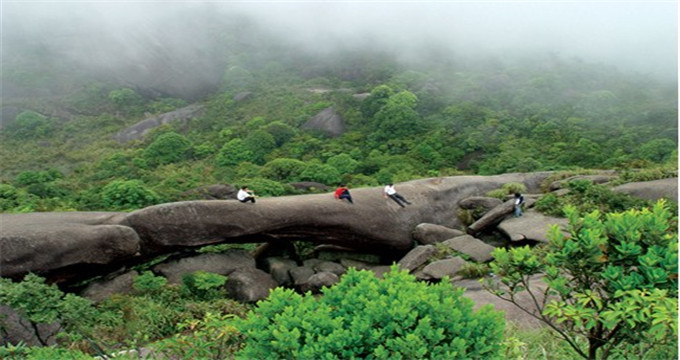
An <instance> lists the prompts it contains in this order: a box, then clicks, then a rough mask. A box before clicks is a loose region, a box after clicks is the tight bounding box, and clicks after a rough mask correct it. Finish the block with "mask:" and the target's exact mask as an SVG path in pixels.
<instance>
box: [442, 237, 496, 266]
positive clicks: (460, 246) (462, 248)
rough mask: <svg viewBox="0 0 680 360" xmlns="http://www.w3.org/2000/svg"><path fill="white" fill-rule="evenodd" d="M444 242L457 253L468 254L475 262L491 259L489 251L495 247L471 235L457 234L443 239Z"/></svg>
mask: <svg viewBox="0 0 680 360" xmlns="http://www.w3.org/2000/svg"><path fill="white" fill-rule="evenodd" d="M444 244H446V245H447V246H448V247H450V248H451V249H453V250H455V251H458V252H459V253H463V254H465V255H468V256H469V257H470V258H471V259H472V260H474V261H477V262H487V261H491V260H493V256H491V252H492V251H494V249H495V248H494V247H493V246H491V245H489V244H487V243H485V242H483V241H482V240H479V239H477V238H475V237H473V236H471V235H463V236H458V237H455V238H453V239H449V240H446V241H444Z"/></svg>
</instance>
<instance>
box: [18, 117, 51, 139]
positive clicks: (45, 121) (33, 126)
mask: <svg viewBox="0 0 680 360" xmlns="http://www.w3.org/2000/svg"><path fill="white" fill-rule="evenodd" d="M8 130H9V131H10V132H11V133H12V135H13V136H14V137H16V138H19V139H29V138H36V137H41V136H45V135H47V134H48V133H49V132H50V131H51V130H52V125H51V123H50V119H49V118H47V117H46V116H44V115H41V114H38V113H37V112H35V111H30V110H29V111H23V112H21V113H20V114H19V115H17V117H16V119H15V120H14V123H12V124H10V125H9V126H8Z"/></svg>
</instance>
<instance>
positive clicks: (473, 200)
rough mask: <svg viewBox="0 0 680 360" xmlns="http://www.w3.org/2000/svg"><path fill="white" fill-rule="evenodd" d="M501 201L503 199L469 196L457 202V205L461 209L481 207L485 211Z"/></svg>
mask: <svg viewBox="0 0 680 360" xmlns="http://www.w3.org/2000/svg"><path fill="white" fill-rule="evenodd" d="M502 203H503V201H501V200H500V199H497V198H493V197H488V196H470V197H469V198H465V199H463V200H461V201H460V202H458V206H460V207H461V209H467V210H472V209H482V210H483V211H484V212H487V211H489V210H491V209H493V208H495V207H496V206H498V205H500V204H502Z"/></svg>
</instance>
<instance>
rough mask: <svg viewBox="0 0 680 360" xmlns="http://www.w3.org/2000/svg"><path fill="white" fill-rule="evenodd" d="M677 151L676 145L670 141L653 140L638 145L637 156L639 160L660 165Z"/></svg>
mask: <svg viewBox="0 0 680 360" xmlns="http://www.w3.org/2000/svg"><path fill="white" fill-rule="evenodd" d="M677 149H678V145H677V144H676V143H675V142H674V141H672V140H669V139H654V140H651V141H648V142H646V143H644V144H642V145H640V148H639V149H638V150H637V154H638V156H639V157H640V158H641V159H644V160H649V161H653V162H656V163H661V162H664V161H665V160H668V159H669V158H670V157H671V155H672V154H673V151H677Z"/></svg>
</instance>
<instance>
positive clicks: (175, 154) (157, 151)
mask: <svg viewBox="0 0 680 360" xmlns="http://www.w3.org/2000/svg"><path fill="white" fill-rule="evenodd" d="M189 148H191V141H189V139H187V138H186V137H184V136H183V135H181V134H178V133H176V132H167V133H164V134H161V135H159V136H158V137H157V138H156V139H155V140H154V141H153V142H152V143H151V144H149V146H147V147H146V149H144V158H145V159H146V160H148V161H149V163H151V164H154V165H162V164H170V163H173V162H177V161H180V160H184V159H185V158H186V154H187V152H188V151H189Z"/></svg>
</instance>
